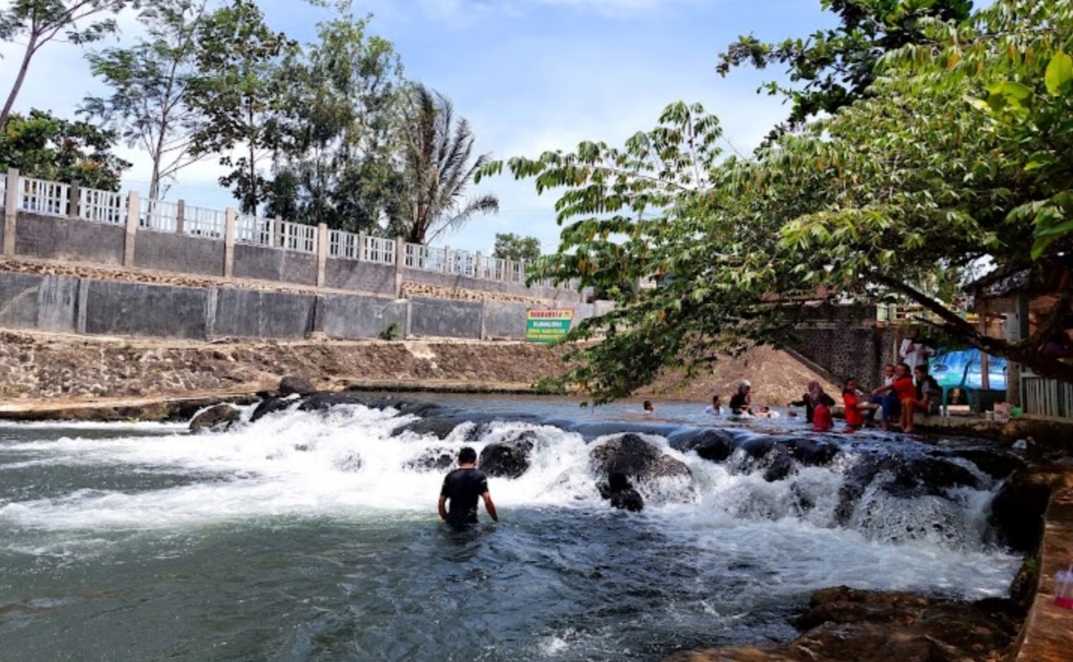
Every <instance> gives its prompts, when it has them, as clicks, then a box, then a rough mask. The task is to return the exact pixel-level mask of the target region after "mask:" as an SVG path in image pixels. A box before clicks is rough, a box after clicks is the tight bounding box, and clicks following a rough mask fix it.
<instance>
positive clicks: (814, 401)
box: [790, 379, 835, 423]
mask: <svg viewBox="0 0 1073 662" xmlns="http://www.w3.org/2000/svg"><path fill="white" fill-rule="evenodd" d="M821 404H822V405H825V406H826V407H827V408H828V413H830V408H831V407H834V406H835V400H834V398H832V397H831V396H829V395H827V393H826V392H824V390H823V386H821V385H820V380H818V379H813V380H812V381H811V382H809V383H808V390H807V391H806V392H805V395H803V396H801V399H800V400H797V401H796V402H791V403H790V406H791V407H804V408H805V422H806V423H812V422H813V418H814V417H815V415H816V414H815V412H816V407H818V406H820V405H821Z"/></svg>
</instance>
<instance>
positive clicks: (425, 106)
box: [401, 85, 499, 244]
mask: <svg viewBox="0 0 1073 662" xmlns="http://www.w3.org/2000/svg"><path fill="white" fill-rule="evenodd" d="M402 139H403V145H402V150H401V151H402V159H403V172H404V174H405V178H406V197H407V203H408V213H407V214H406V216H407V217H406V218H403V219H402V226H403V227H402V228H401V230H402V232H401V234H403V235H404V236H405V237H406V241H407V242H409V243H412V244H424V243H426V242H430V241H432V240H434V239H436V237H438V236H439V235H440V234H442V233H443V232H446V231H448V230H455V229H458V228H459V227H461V226H462V225H463V224H465V223H466V222H467V221H469V220H470V219H471V218H472V217H473V216H475V215H477V214H489V213H494V212H498V211H499V198H497V197H496V196H494V195H482V196H478V197H475V198H468V199H466V198H464V197H463V196H464V194H465V191H466V186H468V185H469V183H470V182H472V181H473V176H474V175H475V174H476V172H477V170H478V169H480V168H481V167H482V166H484V165H485V164H486V163H488V161H489V160H490V159H491V154H481V155H479V156H477V158H476V159H473V158H472V157H473V140H474V137H473V131H472V130H471V129H470V126H469V122H467V121H466V119H465V118H458V119H457V121H456V119H455V115H454V105H453V104H452V103H451V100H450V99H448V98H447V97H445V96H444V95H442V94H440V93H439V92H436V91H434V90H429V89H428V88H426V87H425V86H424V85H414V86H413V89H412V90H411V91H410V95H409V99H408V100H407V102H406V104H405V109H404V111H403V125H402ZM471 159H472V160H471Z"/></svg>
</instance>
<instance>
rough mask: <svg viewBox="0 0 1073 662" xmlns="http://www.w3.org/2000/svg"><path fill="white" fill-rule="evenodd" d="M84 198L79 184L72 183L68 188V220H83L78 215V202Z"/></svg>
mask: <svg viewBox="0 0 1073 662" xmlns="http://www.w3.org/2000/svg"><path fill="white" fill-rule="evenodd" d="M80 197H82V194H81V192H80V191H79V186H78V182H71V185H70V186H68V187H67V218H70V219H72V220H75V221H77V220H78V219H79V218H81V217H80V216H79V215H78V202H79V200H78V199H79V198H80Z"/></svg>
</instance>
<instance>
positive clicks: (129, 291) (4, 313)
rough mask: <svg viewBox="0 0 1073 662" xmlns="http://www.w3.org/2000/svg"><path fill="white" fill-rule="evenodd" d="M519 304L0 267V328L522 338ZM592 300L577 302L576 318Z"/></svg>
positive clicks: (195, 336) (183, 335)
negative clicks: (394, 329) (393, 330)
mask: <svg viewBox="0 0 1073 662" xmlns="http://www.w3.org/2000/svg"><path fill="white" fill-rule="evenodd" d="M527 308H528V306H526V305H525V304H519V303H503V302H494V301H483V302H482V301H455V300H451V299H412V300H408V299H393V298H389V297H380V296H366V295H357V294H354V295H351V294H324V295H317V294H300V293H291V292H272V291H264V290H252V289H240V288H228V287H223V288H200V287H176V286H172V285H156V284H148V283H134V282H128V281H100V280H92V279H87V278H70V277H61V276H41V275H37V274H20V273H12V272H0V328H9V329H22V330H28V331H49V332H58V333H84V334H90V335H118V336H145V337H156V338H179V339H188V340H205V339H211V338H220V337H236V338H278V339H301V338H305V337H307V336H309V335H310V334H311V333H314V332H321V333H324V334H325V335H326V336H328V337H329V338H337V339H354V340H356V339H362V338H376V337H378V336H380V334H381V333H383V332H384V331H385V330H387V329H388V328H389V327H390V326H391V325H392V324H398V331H399V335H400V336H405V335H415V336H426V337H441V338H468V339H472V340H478V339H483V338H508V339H515V340H520V339H523V338H524V337H525V326H526V323H525V315H526V310H527ZM593 308H594V307H593V306H591V305H589V304H578V305H577V310H576V312H575V315H576V317H577V319H582V318H583V317H584V316H587V315H589V314H591V312H592V310H593Z"/></svg>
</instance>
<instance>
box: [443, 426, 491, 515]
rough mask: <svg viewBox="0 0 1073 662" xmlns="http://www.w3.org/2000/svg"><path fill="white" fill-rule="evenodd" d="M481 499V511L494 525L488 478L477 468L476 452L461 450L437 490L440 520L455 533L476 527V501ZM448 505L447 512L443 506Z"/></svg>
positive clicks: (464, 448)
mask: <svg viewBox="0 0 1073 662" xmlns="http://www.w3.org/2000/svg"><path fill="white" fill-rule="evenodd" d="M478 498H481V499H484V508H485V510H487V511H488V515H489V516H490V517H491V518H492V520H493V521H496V522H498V521H499V516H498V515H496V506H495V504H494V503H492V495H491V494H490V493H489V492H488V476H486V475H484V472H483V471H481V470H480V469H478V468H477V451H475V450H473V449H472V448H470V447H469V446H464V447H463V448H462V450H460V451H458V468H457V469H455V470H454V471H452V472H451V473H449V474H447V478H445V479H444V480H443V489H441V490H440V504H439V511H440V519H442V520H444V521H445V522H447V523H448V524H450V525H451V526H453V527H454V528H456V529H461V528H465V527H468V526H471V525H473V524H476V523H477V499H478ZM448 501H450V502H451V505H450V508H448V506H447V502H448Z"/></svg>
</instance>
